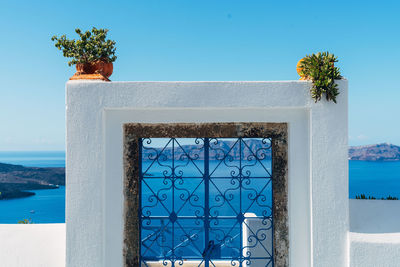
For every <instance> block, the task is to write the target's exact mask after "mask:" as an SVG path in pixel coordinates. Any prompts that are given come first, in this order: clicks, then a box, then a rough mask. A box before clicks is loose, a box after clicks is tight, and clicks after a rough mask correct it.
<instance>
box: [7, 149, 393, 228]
mask: <svg viewBox="0 0 400 267" xmlns="http://www.w3.org/2000/svg"><path fill="white" fill-rule="evenodd" d="M0 162H1V163H8V164H16V165H23V166H27V167H65V152H64V151H10V152H6V151H1V152H0ZM31 191H32V192H35V193H36V195H35V196H32V197H26V198H19V199H12V200H1V201H0V223H17V222H18V221H20V220H23V219H30V220H32V222H33V223H64V222H65V187H63V186H62V187H60V188H59V189H49V190H31ZM360 194H365V195H366V196H367V197H368V196H373V197H376V198H382V197H388V196H389V195H390V196H392V197H398V198H400V161H385V162H378V161H351V160H350V161H349V198H355V197H356V195H360Z"/></svg>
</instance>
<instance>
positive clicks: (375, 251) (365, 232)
mask: <svg viewBox="0 0 400 267" xmlns="http://www.w3.org/2000/svg"><path fill="white" fill-rule="evenodd" d="M350 231H351V233H350V247H351V249H350V262H351V266H352V267H353V266H354V267H376V266H382V267H398V266H400V201H399V200H358V199H350Z"/></svg>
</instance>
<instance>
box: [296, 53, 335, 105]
mask: <svg viewBox="0 0 400 267" xmlns="http://www.w3.org/2000/svg"><path fill="white" fill-rule="evenodd" d="M336 62H338V59H337V57H335V56H334V55H333V54H330V53H329V52H323V53H317V54H312V55H307V56H306V57H304V58H303V59H302V61H301V63H300V68H301V76H302V77H305V78H306V79H311V80H312V82H313V86H312V88H311V97H312V98H313V99H314V100H315V102H318V101H320V100H321V98H322V97H323V95H325V97H326V100H327V101H330V100H332V101H333V102H335V103H336V97H337V96H338V95H339V89H338V85H337V84H336V83H335V80H338V79H342V76H341V75H340V71H339V68H337V67H335V63H336Z"/></svg>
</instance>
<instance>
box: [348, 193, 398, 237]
mask: <svg viewBox="0 0 400 267" xmlns="http://www.w3.org/2000/svg"><path fill="white" fill-rule="evenodd" d="M399 222H400V201H399V200H366V199H350V232H355V233H400V223H399Z"/></svg>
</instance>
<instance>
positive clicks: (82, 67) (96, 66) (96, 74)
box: [70, 60, 113, 81]
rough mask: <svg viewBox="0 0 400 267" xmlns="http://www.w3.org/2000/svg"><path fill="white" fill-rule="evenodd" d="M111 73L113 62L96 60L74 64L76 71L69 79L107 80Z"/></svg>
mask: <svg viewBox="0 0 400 267" xmlns="http://www.w3.org/2000/svg"><path fill="white" fill-rule="evenodd" d="M112 73H113V63H112V62H107V61H104V60H98V61H96V62H91V63H78V64H76V73H75V74H74V76H72V77H71V78H70V80H104V81H109V79H108V77H110V76H111V74H112Z"/></svg>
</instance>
